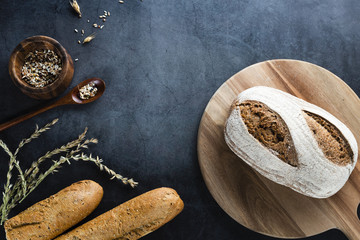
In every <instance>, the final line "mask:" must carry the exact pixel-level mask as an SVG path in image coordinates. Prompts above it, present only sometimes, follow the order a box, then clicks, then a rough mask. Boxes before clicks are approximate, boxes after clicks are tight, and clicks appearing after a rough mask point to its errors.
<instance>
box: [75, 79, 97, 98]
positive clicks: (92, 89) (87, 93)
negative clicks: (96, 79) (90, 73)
mask: <svg viewBox="0 0 360 240" xmlns="http://www.w3.org/2000/svg"><path fill="white" fill-rule="evenodd" d="M97 91H98V89H97V87H96V85H95V83H93V82H91V83H89V84H86V85H85V86H83V87H81V88H80V89H79V94H80V98H81V99H89V98H92V97H95V95H96V93H97Z"/></svg>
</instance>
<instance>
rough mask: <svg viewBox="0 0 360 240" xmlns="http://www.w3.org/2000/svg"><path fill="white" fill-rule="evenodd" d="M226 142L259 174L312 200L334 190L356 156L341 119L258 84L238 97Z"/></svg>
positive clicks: (227, 125) (352, 166)
mask: <svg viewBox="0 0 360 240" xmlns="http://www.w3.org/2000/svg"><path fill="white" fill-rule="evenodd" d="M225 141H226V143H227V144H228V146H229V147H230V149H231V150H232V151H233V152H234V153H235V154H237V155H238V156H239V157H240V158H241V159H242V160H243V161H245V162H246V163H247V164H249V165H250V166H251V167H252V168H253V169H255V170H256V171H258V172H259V173H260V174H262V175H263V176H265V177H267V178H268V179H270V180H272V181H274V182H276V183H279V184H281V185H285V186H287V187H289V188H291V189H293V190H295V191H297V192H299V193H301V194H303V195H306V196H310V197H314V198H327V197H330V196H332V195H334V194H335V193H336V192H338V191H339V190H340V189H341V188H342V187H343V186H344V184H345V183H346V181H347V180H348V178H349V176H350V174H351V172H352V170H353V169H354V167H355V164H356V161H357V158H358V146H357V142H356V139H355V137H354V135H353V134H352V133H351V131H350V130H349V129H348V128H347V127H346V126H345V125H344V124H343V123H342V122H340V120H338V119H337V118H335V117H334V116H333V115H331V114H330V113H328V112H327V111H325V110H324V109H322V108H320V107H317V106H315V105H314V104H311V103H308V102H306V101H304V100H302V99H299V98H297V97H295V96H292V95H290V94H288V93H285V92H282V91H280V90H277V89H273V88H269V87H262V86H259V87H253V88H249V89H247V90H245V91H243V92H242V93H240V94H239V95H238V97H237V99H236V100H235V101H234V104H233V105H232V108H231V113H230V116H229V118H228V119H227V122H226V126H225Z"/></svg>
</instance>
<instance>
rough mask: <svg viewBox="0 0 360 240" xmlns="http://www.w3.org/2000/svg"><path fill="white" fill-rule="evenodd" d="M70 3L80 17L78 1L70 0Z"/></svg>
mask: <svg viewBox="0 0 360 240" xmlns="http://www.w3.org/2000/svg"><path fill="white" fill-rule="evenodd" d="M70 5H71V7H72V8H73V9H74V10H75V12H76V13H77V14H79V17H81V11H80V6H79V4H78V2H77V1H76V0H70Z"/></svg>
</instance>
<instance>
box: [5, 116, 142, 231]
mask: <svg viewBox="0 0 360 240" xmlns="http://www.w3.org/2000/svg"><path fill="white" fill-rule="evenodd" d="M57 121H58V119H55V120H53V121H52V122H51V123H48V124H46V125H45V126H44V127H42V128H40V129H39V127H38V126H36V129H35V131H34V133H33V134H32V135H31V136H30V137H29V138H26V139H23V140H22V141H21V142H20V143H19V146H18V147H17V149H16V150H15V152H14V153H12V152H11V151H10V150H9V148H8V147H7V145H6V144H5V143H4V142H3V141H2V140H0V147H1V148H3V149H4V151H5V152H6V153H7V154H8V155H9V157H10V160H9V169H8V172H7V174H6V184H5V185H4V191H3V198H2V204H1V205H0V214H1V215H0V225H2V224H3V223H4V221H6V220H7V217H8V215H9V213H10V211H11V210H12V209H13V208H14V207H15V206H16V205H17V204H18V203H21V202H22V201H23V200H24V199H26V197H27V196H28V195H29V194H31V193H32V192H33V191H34V190H35V189H36V188H37V187H38V186H39V184H40V183H41V182H42V181H43V180H45V178H46V177H47V176H49V175H50V174H52V173H55V172H57V171H58V169H59V168H60V167H61V165H63V164H64V163H68V164H70V162H71V160H76V161H79V160H83V161H89V162H93V163H95V164H96V165H97V166H98V167H99V169H100V170H104V171H106V172H107V173H108V174H109V175H111V176H112V177H111V179H114V178H117V179H119V180H121V181H122V182H123V183H124V184H129V185H130V186H131V187H135V186H136V185H137V184H138V183H137V182H135V181H134V180H133V179H128V178H124V177H123V176H121V175H120V174H117V173H116V172H115V171H113V170H112V169H110V168H108V167H107V166H105V165H104V164H102V160H101V159H100V158H99V157H96V158H93V157H92V156H91V155H90V156H87V155H86V154H84V153H83V152H81V151H82V150H84V149H87V148H88V145H89V144H92V143H95V144H96V143H97V142H98V140H97V139H95V138H91V139H86V133H87V128H86V129H85V130H84V132H83V133H81V134H80V135H79V136H78V138H77V139H75V140H72V141H70V142H69V143H67V144H65V145H63V146H61V147H59V148H56V149H54V150H52V151H48V152H46V154H45V155H44V156H42V157H40V158H38V159H37V160H36V161H34V162H33V163H32V164H31V166H30V167H29V168H28V169H27V170H25V171H22V169H21V167H20V163H19V161H17V160H16V157H17V154H18V153H19V151H20V149H21V148H22V147H23V146H24V145H25V144H28V143H30V142H31V141H32V140H33V139H35V138H38V137H39V136H40V135H41V133H43V132H45V131H47V130H48V129H50V128H51V127H52V126H53V125H54V124H55V123H56V122H57ZM62 154H63V156H61V155H62ZM55 156H58V160H52V161H53V164H52V165H51V166H50V167H49V168H48V169H47V170H46V171H45V172H44V173H40V168H39V166H40V164H41V163H43V162H44V161H45V160H49V159H52V158H54V157H55ZM14 167H15V168H16V169H17V171H18V172H19V175H18V177H17V179H16V181H15V182H14V184H12V183H11V182H12V172H13V169H14Z"/></svg>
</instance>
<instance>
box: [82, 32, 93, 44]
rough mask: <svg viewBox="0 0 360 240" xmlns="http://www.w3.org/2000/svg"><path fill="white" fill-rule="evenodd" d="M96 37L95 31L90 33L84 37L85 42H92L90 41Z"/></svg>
mask: <svg viewBox="0 0 360 240" xmlns="http://www.w3.org/2000/svg"><path fill="white" fill-rule="evenodd" d="M94 38H95V33H92V34H90V35H89V36H87V37H86V38H85V39H84V41H83V44H84V43H88V42H90V41H91V40H93V39H94Z"/></svg>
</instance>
